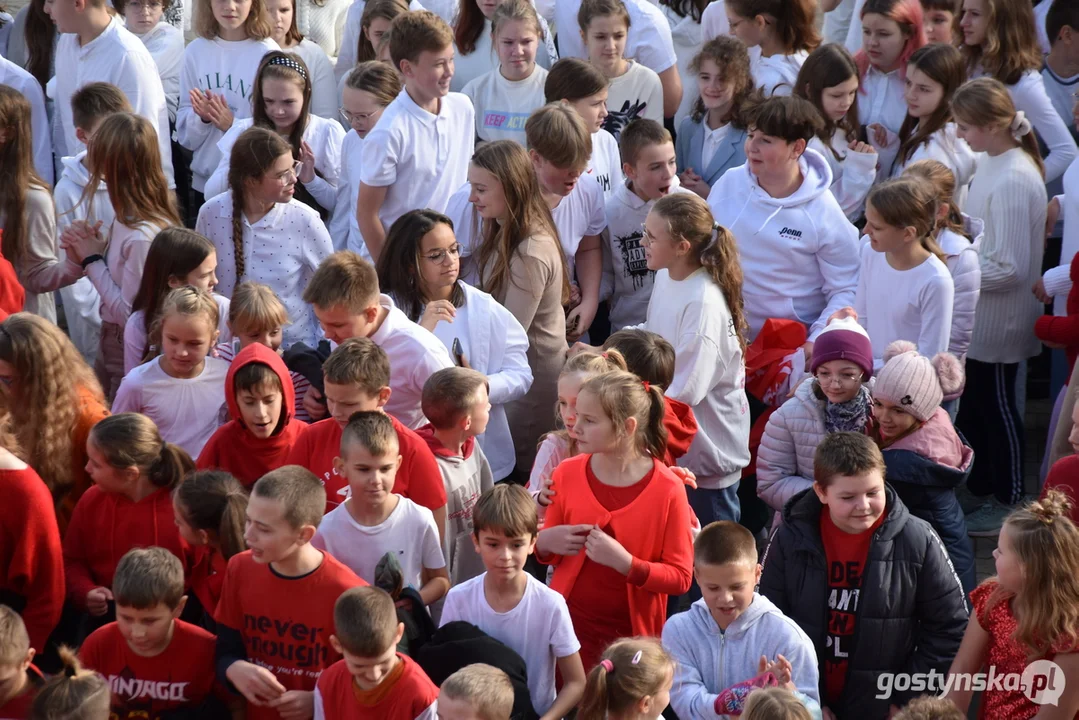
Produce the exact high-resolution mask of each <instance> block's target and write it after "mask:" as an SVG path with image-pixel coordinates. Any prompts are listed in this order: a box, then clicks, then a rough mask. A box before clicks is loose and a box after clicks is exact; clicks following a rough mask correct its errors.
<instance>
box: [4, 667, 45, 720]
mask: <svg viewBox="0 0 1079 720" xmlns="http://www.w3.org/2000/svg"><path fill="white" fill-rule="evenodd" d="M44 684H45V678H44V677H43V676H42V675H41V671H40V670H38V669H37V668H36V667H34V666H33V665H30V667H28V668H26V687H24V688H23V690H22V692H21V693H19V694H18V695H16V696H15V697H13V698H11V699H10V700H8V701H7V702H6V703H4V704H3V705H0V720H24V719H25V718H26V717H28V716H29V715H30V706H31V705H33V704H34V696H35V695H37V691H38V688H40V687H41V686H42V685H44Z"/></svg>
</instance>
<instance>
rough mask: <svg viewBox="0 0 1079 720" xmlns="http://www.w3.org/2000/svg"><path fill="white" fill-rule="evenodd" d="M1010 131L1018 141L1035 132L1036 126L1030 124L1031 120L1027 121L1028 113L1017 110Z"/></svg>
mask: <svg viewBox="0 0 1079 720" xmlns="http://www.w3.org/2000/svg"><path fill="white" fill-rule="evenodd" d="M1008 129H1009V130H1011V132H1012V137H1013V138H1015V139H1016V140H1018V139H1019V138H1021V137H1023V136H1024V135H1026V134H1028V133H1029V132H1030V131H1031V130H1033V129H1034V126H1032V125H1031V124H1030V120H1027V116H1026V113H1024V112H1023V111H1022V110H1017V111H1016V113H1015V117H1014V118H1012V124H1011V126H1010V127H1009V128H1008Z"/></svg>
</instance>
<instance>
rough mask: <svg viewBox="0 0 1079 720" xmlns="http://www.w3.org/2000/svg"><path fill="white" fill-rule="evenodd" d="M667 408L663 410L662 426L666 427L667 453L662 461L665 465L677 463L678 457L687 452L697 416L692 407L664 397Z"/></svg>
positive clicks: (693, 434)
mask: <svg viewBox="0 0 1079 720" xmlns="http://www.w3.org/2000/svg"><path fill="white" fill-rule="evenodd" d="M664 399H665V400H666V401H667V402H666V405H667V408H666V410H665V411H664V417H663V426H664V427H665V428H667V454H666V455H665V456H664V457H663V463H664V464H665V465H666V466H667V467H674V466H675V465H677V464H678V458H680V457H682V456H683V455H685V454H686V453H687V452H689V446H690V443H692V442H693V437H694V436H695V435H696V434H697V418H696V417H694V415H693V408H691V407H690V406H689V405H686V404H685V403H684V402H681V401H679V400H672V399H671V398H664Z"/></svg>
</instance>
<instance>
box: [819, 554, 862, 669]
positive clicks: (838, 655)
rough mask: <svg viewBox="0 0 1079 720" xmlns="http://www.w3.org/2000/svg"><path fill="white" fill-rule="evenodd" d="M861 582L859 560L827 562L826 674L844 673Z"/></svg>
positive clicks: (848, 656)
mask: <svg viewBox="0 0 1079 720" xmlns="http://www.w3.org/2000/svg"><path fill="white" fill-rule="evenodd" d="M861 584H862V563H858V562H842V561H831V562H829V563H828V588H829V590H828V637H827V640H826V641H825V648H824V668H823V669H824V671H825V672H826V673H828V672H835V673H837V674H838V675H840V676H842V675H845V674H846V668H847V662H848V660H849V658H850V643H851V639H852V636H853V635H854V623H855V620H856V619H857V615H858V597H859V593H860V592H861V591H860V590H859V587H860V586H861Z"/></svg>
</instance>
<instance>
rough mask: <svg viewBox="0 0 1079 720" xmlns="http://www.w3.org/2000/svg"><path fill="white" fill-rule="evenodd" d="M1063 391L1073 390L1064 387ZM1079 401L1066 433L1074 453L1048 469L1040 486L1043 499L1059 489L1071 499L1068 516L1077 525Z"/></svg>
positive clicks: (1078, 497)
mask: <svg viewBox="0 0 1079 720" xmlns="http://www.w3.org/2000/svg"><path fill="white" fill-rule="evenodd" d="M1064 391H1065V392H1075V391H1074V390H1070V389H1069V388H1067V387H1065V388H1064ZM1077 418H1079V403H1076V404H1075V406H1074V407H1073V408H1072V417H1071V421H1072V429H1071V432H1070V433H1069V434H1068V442H1069V443H1070V444H1071V446H1072V451H1073V452H1074V453H1076V454H1074V455H1066V456H1064V457H1062V458H1060V459H1059V460H1057V461H1056V462H1055V463H1053V467H1052V468H1050V469H1049V474H1048V475H1046V476H1045V485H1043V486H1042V499H1043V500H1044V499H1045V497H1046V495H1047V493H1048V492H1049V491H1050V490H1059V491H1060V492H1062V493H1064V494H1065V495H1067V496H1068V498H1069V499H1070V500H1071V510H1070V513H1069V517H1071V521H1072V522H1073V523H1076V524H1077V525H1079V420H1077Z"/></svg>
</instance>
